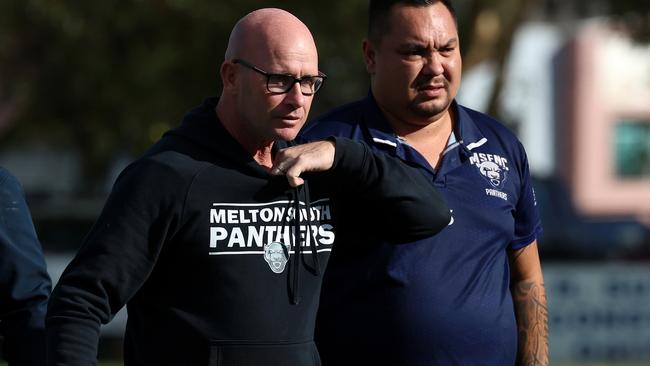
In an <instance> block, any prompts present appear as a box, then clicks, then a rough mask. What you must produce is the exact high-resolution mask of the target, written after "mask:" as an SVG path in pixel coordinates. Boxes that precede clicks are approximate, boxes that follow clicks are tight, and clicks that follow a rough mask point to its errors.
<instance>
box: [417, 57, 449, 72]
mask: <svg viewBox="0 0 650 366" xmlns="http://www.w3.org/2000/svg"><path fill="white" fill-rule="evenodd" d="M424 60H425V61H424V64H423V65H422V71H423V72H426V73H427V74H430V75H436V76H437V75H442V74H443V73H444V72H445V68H444V67H443V66H442V56H441V55H440V54H438V53H437V52H431V54H429V55H428V56H427V57H425V58H424Z"/></svg>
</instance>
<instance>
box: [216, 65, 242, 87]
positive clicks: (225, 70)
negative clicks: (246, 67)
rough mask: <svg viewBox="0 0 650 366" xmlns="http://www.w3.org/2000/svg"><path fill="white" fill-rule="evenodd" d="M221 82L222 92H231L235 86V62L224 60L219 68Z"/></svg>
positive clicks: (236, 76)
mask: <svg viewBox="0 0 650 366" xmlns="http://www.w3.org/2000/svg"><path fill="white" fill-rule="evenodd" d="M219 73H220V75H221V83H222V84H223V91H224V93H232V92H233V91H235V90H236V86H237V78H238V75H237V70H236V66H235V64H233V63H232V62H230V61H227V60H226V61H224V62H223V63H222V64H221V68H220V69H219Z"/></svg>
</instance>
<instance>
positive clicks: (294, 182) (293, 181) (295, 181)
mask: <svg viewBox="0 0 650 366" xmlns="http://www.w3.org/2000/svg"><path fill="white" fill-rule="evenodd" d="M287 181H288V182H289V185H290V186H292V187H298V186H300V185H303V184H305V180H304V179H302V178H300V177H295V176H292V175H287Z"/></svg>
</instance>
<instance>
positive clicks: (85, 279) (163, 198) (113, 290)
mask: <svg viewBox="0 0 650 366" xmlns="http://www.w3.org/2000/svg"><path fill="white" fill-rule="evenodd" d="M186 181H187V179H183V177H182V175H181V174H179V173H178V172H176V171H175V170H174V169H172V168H171V167H169V166H167V165H165V164H162V163H159V162H155V161H147V160H145V161H140V162H137V163H135V164H134V165H132V166H130V167H128V168H127V169H126V170H125V171H124V172H123V173H122V174H121V175H120V177H119V178H118V180H117V182H116V183H115V186H114V187H113V191H112V192H111V194H110V196H109V198H108V200H107V202H106V205H105V207H104V209H103V211H102V213H101V215H100V216H99V218H98V219H97V222H96V223H95V225H94V226H93V228H92V229H91V231H90V233H89V234H88V236H87V237H86V238H85V239H84V243H83V245H82V246H81V248H80V250H79V251H78V253H77V254H76V256H75V258H74V259H73V260H72V262H71V263H70V264H69V265H68V267H67V268H66V270H65V271H64V273H63V275H62V276H61V279H60V280H59V282H58V284H57V286H56V287H55V289H54V291H53V292H52V297H51V299H50V303H49V306H48V313H47V320H46V321H47V352H48V364H49V365H95V364H96V362H97V344H98V340H99V332H100V324H105V323H108V322H109V321H110V320H111V319H112V318H113V317H114V316H115V314H116V313H117V312H118V311H119V310H120V309H121V308H122V307H123V306H124V304H126V303H127V302H128V301H129V299H130V298H131V297H132V296H133V295H134V294H135V293H136V292H137V291H138V289H139V288H140V287H141V286H142V284H143V283H144V282H145V280H146V279H147V278H148V276H149V274H150V273H151V271H152V269H153V267H154V265H155V263H156V260H157V258H158V255H159V253H160V251H161V249H162V247H163V244H164V243H165V241H166V240H167V238H168V237H170V236H171V235H173V233H174V231H175V230H176V229H177V227H178V226H179V225H180V224H179V223H180V221H181V216H182V207H183V203H184V202H183V201H184V198H185V192H186V191H187V182H186Z"/></svg>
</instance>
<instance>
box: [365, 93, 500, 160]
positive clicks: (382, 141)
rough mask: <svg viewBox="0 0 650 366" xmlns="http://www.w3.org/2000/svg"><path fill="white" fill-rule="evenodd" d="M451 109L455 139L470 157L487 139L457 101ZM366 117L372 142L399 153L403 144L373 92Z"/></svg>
mask: <svg viewBox="0 0 650 366" xmlns="http://www.w3.org/2000/svg"><path fill="white" fill-rule="evenodd" d="M450 108H453V110H454V111H455V112H456V113H455V114H456V121H455V122H456V125H455V127H454V135H455V138H456V140H457V141H458V143H459V146H460V148H461V151H463V154H464V155H466V156H470V155H471V154H472V153H471V150H473V149H475V148H477V147H479V146H482V145H483V144H485V143H486V142H487V138H486V137H485V136H484V135H483V133H481V131H480V130H479V128H478V126H477V125H476V122H475V121H474V120H473V119H472V117H471V116H470V115H469V114H468V113H467V110H466V109H465V108H462V107H461V106H459V105H458V103H457V102H456V100H453V101H452V103H451V106H450ZM364 116H365V120H366V126H367V127H368V132H369V133H370V137H371V138H372V142H373V143H374V144H375V145H376V146H382V148H383V149H389V150H391V151H393V152H397V150H398V149H397V147H398V145H399V144H400V143H401V142H400V141H399V137H398V136H397V135H396V134H395V132H394V131H393V129H392V127H391V126H390V123H389V122H388V120H387V119H386V117H385V116H384V113H383V112H382V111H381V109H380V108H379V106H378V105H377V102H376V100H375V98H374V96H373V95H372V92H369V93H368V96H367V97H366V98H365V100H364Z"/></svg>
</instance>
